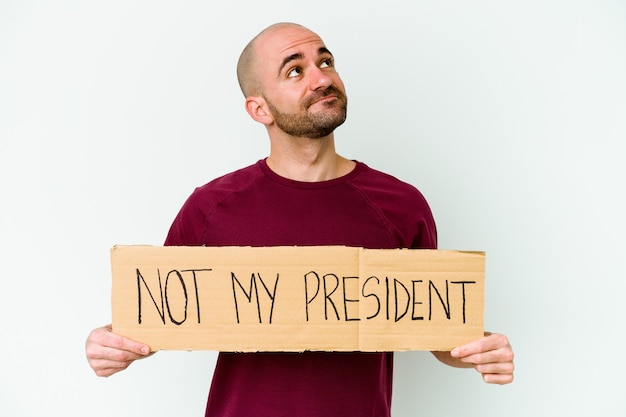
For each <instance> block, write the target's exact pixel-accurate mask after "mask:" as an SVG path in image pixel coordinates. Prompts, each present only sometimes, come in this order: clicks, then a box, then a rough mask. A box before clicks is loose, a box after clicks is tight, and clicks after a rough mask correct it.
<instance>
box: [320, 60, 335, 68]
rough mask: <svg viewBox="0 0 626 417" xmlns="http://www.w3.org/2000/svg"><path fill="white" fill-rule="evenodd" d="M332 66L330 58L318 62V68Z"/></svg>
mask: <svg viewBox="0 0 626 417" xmlns="http://www.w3.org/2000/svg"><path fill="white" fill-rule="evenodd" d="M332 66H333V60H332V59H331V58H327V59H325V60H323V61H322V63H321V64H320V68H329V67H332Z"/></svg>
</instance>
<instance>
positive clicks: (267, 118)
mask: <svg viewBox="0 0 626 417" xmlns="http://www.w3.org/2000/svg"><path fill="white" fill-rule="evenodd" d="M246 111H247V112H248V114H249V115H250V117H252V118H253V119H254V120H256V121H257V122H259V123H262V124H264V125H269V124H271V123H272V122H273V121H274V118H273V117H272V114H271V113H270V112H269V109H268V107H267V103H266V101H265V99H264V98H263V97H259V96H250V97H248V98H246Z"/></svg>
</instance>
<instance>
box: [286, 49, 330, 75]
mask: <svg viewBox="0 0 626 417" xmlns="http://www.w3.org/2000/svg"><path fill="white" fill-rule="evenodd" d="M317 53H318V55H324V54H328V55H330V56H331V57H332V56H333V54H332V52H330V51H329V50H328V48H326V47H325V46H322V47H320V48H319V49H318V50H317ZM303 58H304V54H302V53H299V52H298V53H295V54H292V55H289V56H287V57H285V59H283V61H282V62H281V63H280V68H278V74H279V75H280V73H281V72H282V71H283V68H285V66H286V65H287V64H288V63H290V62H291V61H297V60H299V59H303Z"/></svg>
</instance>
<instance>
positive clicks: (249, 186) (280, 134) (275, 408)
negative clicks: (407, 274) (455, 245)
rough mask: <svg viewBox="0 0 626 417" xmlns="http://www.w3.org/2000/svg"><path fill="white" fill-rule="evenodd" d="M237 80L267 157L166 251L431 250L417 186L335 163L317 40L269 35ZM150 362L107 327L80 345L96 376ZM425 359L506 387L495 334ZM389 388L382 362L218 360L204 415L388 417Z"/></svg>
mask: <svg viewBox="0 0 626 417" xmlns="http://www.w3.org/2000/svg"><path fill="white" fill-rule="evenodd" d="M237 76H238V80H239V84H240V86H241V90H242V92H243V94H244V96H245V108H246V111H247V112H248V114H249V115H250V117H252V118H253V119H254V120H256V121H257V122H259V123H261V124H263V125H264V126H265V128H266V130H267V133H268V136H269V139H270V154H269V156H268V157H267V158H264V159H261V160H259V161H258V162H256V163H255V164H253V165H251V166H248V167H245V168H242V169H240V170H237V171H235V172H233V173H230V174H227V175H225V176H223V177H220V178H217V179H214V180H213V181H211V182H209V183H207V184H205V185H203V186H201V187H198V188H197V189H196V190H195V191H194V192H193V193H192V194H191V195H190V196H189V198H188V199H187V201H186V202H185V204H184V205H183V207H182V208H181V210H180V212H179V213H178V215H177V216H176V218H175V220H174V222H173V224H172V225H171V227H170V230H169V233H168V236H167V238H166V241H165V245H176V246H195V245H205V246H295V245H300V246H313V245H346V246H358V247H366V248H377V249H391V248H429V249H434V248H436V247H437V237H436V228H435V222H434V220H433V216H432V213H431V211H430V208H429V206H428V203H427V202H426V200H425V199H424V197H423V195H422V194H421V193H420V192H419V191H418V190H417V189H416V188H415V187H413V186H411V185H409V184H407V183H404V182H402V181H400V180H398V179H396V178H394V177H392V176H390V175H387V174H385V173H382V172H380V171H376V170H374V169H372V168H370V167H369V166H367V165H366V164H364V163H362V162H360V161H354V160H350V159H347V158H344V157H342V156H340V155H338V154H337V153H336V151H335V142H334V131H335V129H336V128H337V127H338V126H340V125H341V124H342V123H343V122H344V121H345V119H346V113H347V96H346V92H345V88H344V85H343V82H342V81H341V78H340V77H339V74H338V73H337V71H336V69H335V60H334V57H333V54H332V53H331V51H330V50H329V49H328V48H327V47H326V45H325V44H324V42H323V41H322V39H321V38H320V37H319V36H318V35H317V34H315V33H314V32H312V31H310V30H309V29H307V28H304V27H302V26H300V25H296V24H293V23H279V24H275V25H272V26H270V27H268V28H266V29H265V30H263V31H262V32H261V33H259V34H258V35H257V36H256V37H255V38H254V39H253V40H252V41H251V42H250V43H249V44H248V45H247V46H246V47H245V49H244V50H243V52H242V54H241V57H240V59H239V62H238V66H237ZM149 352H150V348H149V346H147V345H145V344H143V343H140V342H138V341H133V340H130V339H127V338H125V337H122V336H120V335H117V334H114V333H113V332H112V331H111V327H110V326H105V327H101V328H98V329H95V330H94V331H92V332H91V334H90V335H89V337H88V339H87V342H86V353H87V358H88V360H89V364H90V366H91V367H92V368H93V370H94V371H95V372H96V374H97V375H99V376H109V375H112V374H114V373H116V372H118V371H121V370H123V369H126V368H127V367H128V366H129V365H130V364H131V363H132V362H133V361H135V360H137V359H140V358H144V357H146V356H148V355H149ZM433 354H434V355H435V356H436V357H437V358H438V359H439V360H441V361H442V362H444V363H446V364H448V365H451V366H456V367H466V368H467V367H473V368H475V369H476V370H477V371H478V372H480V373H481V374H482V377H483V379H484V381H485V382H487V383H495V384H507V383H510V382H511V381H512V380H513V370H514V365H513V350H512V348H511V346H510V344H509V341H508V339H507V337H506V336H504V335H501V334H489V333H487V334H486V335H485V337H483V338H481V339H479V340H476V341H474V342H472V343H468V344H466V345H464V346H460V347H458V348H456V349H454V350H452V351H451V352H433ZM392 379H393V353H391V352H388V353H366V352H354V353H337V352H303V353H272V352H267V353H229V352H221V353H220V354H219V356H218V359H217V364H216V367H215V371H214V374H213V382H212V385H211V390H210V393H209V398H208V401H207V407H206V414H205V415H206V416H212V417H216V416H220V417H235V416H238V417H250V416H255V417H264V416H267V417H279V416H298V417H322V416H324V417H327V416H341V417H346V416H360V417H362V416H372V417H387V416H389V415H390V409H391V394H392V389H391V388H392Z"/></svg>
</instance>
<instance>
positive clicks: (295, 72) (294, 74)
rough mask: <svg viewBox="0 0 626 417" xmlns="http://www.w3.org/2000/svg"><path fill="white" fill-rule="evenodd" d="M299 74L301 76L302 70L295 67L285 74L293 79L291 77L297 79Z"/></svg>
mask: <svg viewBox="0 0 626 417" xmlns="http://www.w3.org/2000/svg"><path fill="white" fill-rule="evenodd" d="M300 74H302V70H301V69H300V68H298V67H296V68H292V69H291V70H289V72H287V77H289V78H293V77H297V76H298V75H300Z"/></svg>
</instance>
